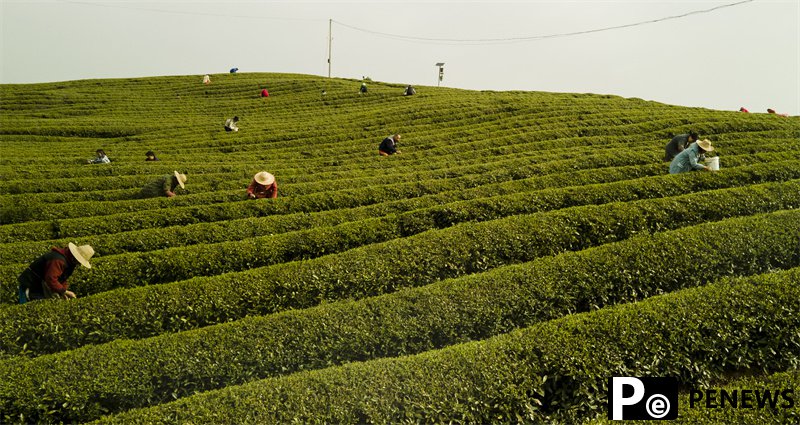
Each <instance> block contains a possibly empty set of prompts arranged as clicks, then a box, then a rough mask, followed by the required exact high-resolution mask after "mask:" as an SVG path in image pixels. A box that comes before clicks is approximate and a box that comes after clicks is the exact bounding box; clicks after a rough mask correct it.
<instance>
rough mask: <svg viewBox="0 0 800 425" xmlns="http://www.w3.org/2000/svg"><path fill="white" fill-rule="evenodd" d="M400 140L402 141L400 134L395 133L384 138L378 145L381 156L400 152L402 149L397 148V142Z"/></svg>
mask: <svg viewBox="0 0 800 425" xmlns="http://www.w3.org/2000/svg"><path fill="white" fill-rule="evenodd" d="M399 141H400V135H399V134H394V135H392V136H389V137H387V138H385V139H383V141H382V142H381V144H380V145H379V146H378V154H380V155H381V156H389V155H394V154H396V153H400V151H399V150H397V143H398V142H399Z"/></svg>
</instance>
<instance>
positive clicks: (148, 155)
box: [144, 151, 158, 161]
mask: <svg viewBox="0 0 800 425" xmlns="http://www.w3.org/2000/svg"><path fill="white" fill-rule="evenodd" d="M144 156H145V157H146V158H145V161H158V158H156V153H155V152H153V151H147V153H145V154H144Z"/></svg>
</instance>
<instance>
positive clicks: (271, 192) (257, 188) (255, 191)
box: [247, 171, 278, 199]
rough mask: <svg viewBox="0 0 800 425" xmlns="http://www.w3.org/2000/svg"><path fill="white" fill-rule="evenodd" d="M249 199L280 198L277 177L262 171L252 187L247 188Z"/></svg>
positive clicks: (257, 174) (251, 184)
mask: <svg viewBox="0 0 800 425" xmlns="http://www.w3.org/2000/svg"><path fill="white" fill-rule="evenodd" d="M247 197H248V198H250V199H265V198H270V199H275V198H277V197H278V183H277V182H275V176H273V175H272V174H270V173H268V172H266V171H262V172H260V173H256V175H255V176H254V177H253V181H252V182H250V186H248V187H247Z"/></svg>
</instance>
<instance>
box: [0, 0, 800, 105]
mask: <svg viewBox="0 0 800 425" xmlns="http://www.w3.org/2000/svg"><path fill="white" fill-rule="evenodd" d="M740 1H741V0H730V1H694V0H692V1H655V0H652V1H651V0H627V1H626V0H619V1H600V0H579V1H535V0H529V1H516V2H502V3H501V2H489V1H473V2H465V1H438V2H422V1H417V2H399V1H381V0H370V1H361V2H341V1H317V2H306V1H291V2H290V1H283V2H278V1H264V0H259V1H255V0H253V1H221V0H215V1H188V0H162V1H135V0H0V3H1V4H2V6H0V7H1V9H0V14H1V15H2V57H1V58H0V59H1V60H2V68H1V69H0V82H2V83H31V82H49V81H62V80H75V79H89V78H116V77H142V76H158V75H198V76H202V75H203V74H206V73H212V74H213V73H224V72H227V71H228V70H229V69H230V68H232V67H238V68H239V70H240V72H290V73H302V74H314V75H320V76H327V75H328V64H327V57H328V28H329V19H333V20H334V22H333V26H332V33H333V42H332V55H331V56H332V64H331V65H332V66H331V71H332V76H334V77H344V78H361V76H368V77H370V78H372V79H373V80H379V81H387V82H393V83H410V84H416V85H436V83H437V68H436V67H435V66H434V64H435V63H437V62H444V63H445V66H444V80H443V81H442V85H443V86H448V87H458V88H466V89H478V90H535V91H551V92H575V93H602V94H615V95H620V96H624V97H639V98H643V99H647V100H655V101H659V102H664V103H670V104H676V105H686V106H701V107H706V108H711V109H722V110H738V109H739V107H740V106H744V107H746V108H748V109H749V110H750V111H751V112H766V109H767V108H773V109H775V110H777V111H778V112H784V113H789V114H791V115H800V1H798V0H751V1H748V2H744V3H742V4H738V5H734V6H731V7H725V8H720V9H717V10H714V11H710V12H707V13H693V12H700V11H703V10H707V9H711V8H715V7H719V6H723V5H727V4H732V3H738V2H740ZM685 14H689V15H688V16H685V17H681V18H674V19H665V20H661V19H663V18H670V17H675V16H679V15H685ZM647 21H657V22H653V23H648V24H643V25H638V26H628V27H625V28H621V29H615V30H608V31H599V32H589V33H586V34H580V35H574V36H564V37H552V38H536V37H540V36H548V35H555V34H565V33H574V32H584V31H592V30H598V29H604V28H609V27H615V26H625V25H629V24H635V23H641V22H647ZM442 39H447V40H450V41H440V40H442ZM508 39H512V40H508ZM513 39H517V40H513ZM520 39H521V40H520ZM486 40H500V41H494V42H488V41H486ZM200 79H201V77H199V78H198V81H200Z"/></svg>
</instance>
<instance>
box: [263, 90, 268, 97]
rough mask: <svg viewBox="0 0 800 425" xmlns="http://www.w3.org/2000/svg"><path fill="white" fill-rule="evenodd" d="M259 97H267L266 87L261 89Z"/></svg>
mask: <svg viewBox="0 0 800 425" xmlns="http://www.w3.org/2000/svg"><path fill="white" fill-rule="evenodd" d="M261 97H269V92H268V91H267V89H262V90H261Z"/></svg>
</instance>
